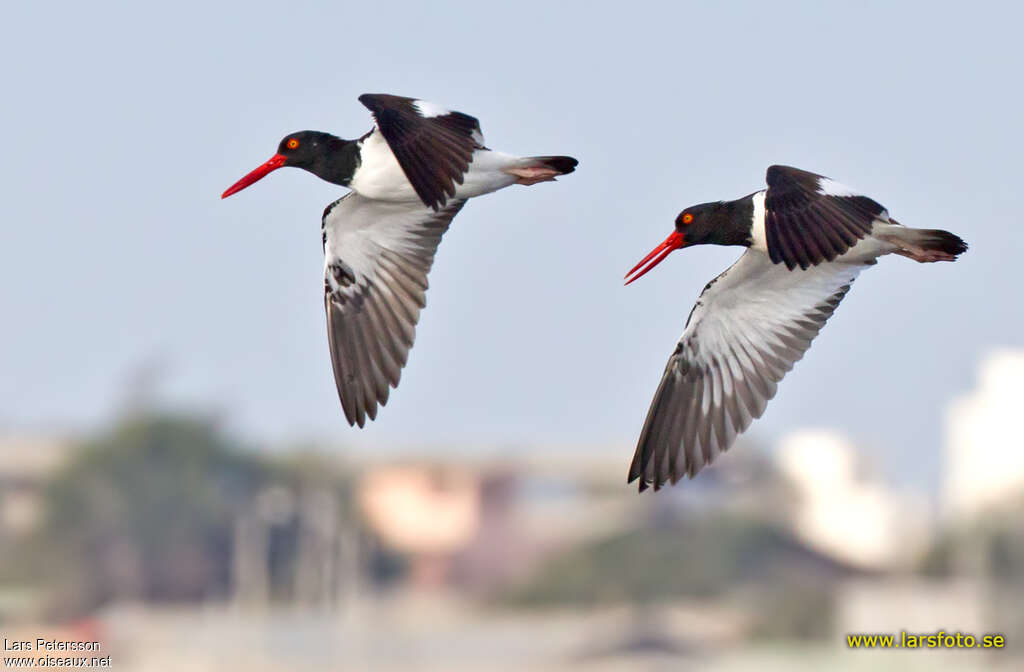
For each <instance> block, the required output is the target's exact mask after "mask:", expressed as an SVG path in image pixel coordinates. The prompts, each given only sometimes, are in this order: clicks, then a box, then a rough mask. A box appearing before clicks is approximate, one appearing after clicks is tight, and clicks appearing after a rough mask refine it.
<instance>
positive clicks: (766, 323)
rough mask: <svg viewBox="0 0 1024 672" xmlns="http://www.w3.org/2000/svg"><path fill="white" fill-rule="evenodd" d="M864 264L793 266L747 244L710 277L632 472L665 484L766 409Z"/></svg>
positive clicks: (697, 465) (643, 482) (698, 464)
mask: <svg viewBox="0 0 1024 672" xmlns="http://www.w3.org/2000/svg"><path fill="white" fill-rule="evenodd" d="M864 267H865V264H847V263H843V262H836V263H834V264H825V265H822V266H815V267H813V268H811V269H809V270H806V271H790V270H788V269H786V268H785V267H783V266H780V265H777V264H773V263H772V262H771V261H770V260H769V259H768V257H767V256H765V254H764V253H763V252H760V251H758V250H748V251H747V252H745V253H744V254H743V256H742V257H740V259H739V261H737V262H736V263H735V264H733V265H732V266H731V267H730V268H729V269H728V270H726V271H725V272H724V273H722V274H721V275H720V276H718V277H717V278H716V279H715V280H712V281H711V282H710V283H708V285H707V287H705V288H704V292H703V293H701V295H700V298H699V299H697V305H696V306H694V308H693V311H692V312H691V313H690V319H689V320H688V321H687V324H686V329H685V330H684V331H683V336H682V338H681V339H680V341H679V344H678V345H677V346H676V349H675V352H673V353H672V356H671V357H669V360H668V365H667V366H666V367H665V373H664V376H663V377H662V379H661V384H660V385H659V386H658V391H657V392H656V393H655V395H654V401H653V402H652V403H651V407H650V410H648V412H647V420H646V421H645V422H644V427H643V430H642V431H641V433H640V440H639V442H638V443H637V447H636V453H635V454H634V456H633V463H632V466H631V467H630V470H629V480H630V482H632V481H633V480H635V479H638V478H639V479H640V490H641V491H643V490H645V489H646V488H647V486H648V485H650V484H654V487H655V489H658V488H660V487H661V486H662V485H664V484H665V483H667V482H669V481H671V482H672V483H676V482H677V481H678V480H679V479H680V478H682V477H683V474H687V475H689V476H690V477H693V476H694V475H695V474H696V473H697V472H698V471H700V469H701V468H702V467H703V466H704V465H706V464H710V463H711V462H712V460H714V459H715V457H717V456H718V454H719V453H722V452H724V451H726V450H728V449H729V447H730V446H731V445H732V443H733V441H734V440H735V439H736V436H737V434H740V433H741V432H743V431H744V430H746V429H747V427H749V426H750V423H751V422H752V421H753V420H754V419H755V418H759V417H761V414H762V413H764V409H765V406H767V404H768V400H769V399H771V398H772V397H774V396H775V388H776V385H777V384H778V382H779V381H780V380H782V377H783V376H784V375H786V372H787V371H789V370H790V369H791V368H792V367H793V364H794V363H795V362H796V361H797V360H799V359H800V358H801V357H803V355H804V353H805V352H806V351H807V348H809V347H810V345H811V340H812V339H813V338H814V337H815V336H816V335H817V334H818V332H819V331H820V330H821V328H822V326H824V324H825V322H826V320H828V318H829V317H830V316H831V315H832V312H833V311H834V310H835V309H836V306H838V305H839V302H840V301H841V300H842V298H843V297H844V296H845V295H846V292H847V290H849V288H850V283H852V282H853V280H854V279H855V278H856V277H857V274H858V273H860V271H861V270H862V269H863V268H864Z"/></svg>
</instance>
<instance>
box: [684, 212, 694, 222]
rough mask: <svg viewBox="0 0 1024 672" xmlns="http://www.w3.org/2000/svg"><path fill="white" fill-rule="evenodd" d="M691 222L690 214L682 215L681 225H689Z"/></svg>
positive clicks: (691, 216)
mask: <svg viewBox="0 0 1024 672" xmlns="http://www.w3.org/2000/svg"><path fill="white" fill-rule="evenodd" d="M692 221H693V215H691V214H690V213H686V214H685V215H683V224H689V223H690V222H692Z"/></svg>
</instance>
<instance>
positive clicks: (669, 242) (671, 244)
mask: <svg viewBox="0 0 1024 672" xmlns="http://www.w3.org/2000/svg"><path fill="white" fill-rule="evenodd" d="M685 246H686V241H685V240H684V239H683V234H681V233H679V232H678V231H673V232H672V235H671V236H669V237H668V238H666V239H665V242H663V243H662V244H661V245H658V246H657V247H656V248H654V249H653V250H651V253H650V254H648V255H647V256H646V257H644V258H643V259H641V260H640V263H639V264H637V265H636V266H634V267H633V268H631V269H630V271H629V273H626V284H627V285H628V284H629V283H631V282H633V281H634V280H637V279H638V278H640V277H641V276H642V275H644V274H645V273H647V271H649V270H651V269H652V268H654V267H655V266H657V265H658V264H660V263H661V262H662V261H663V260H664V259H665V257H667V256H668V255H669V254H670V253H671V252H672V250H678V249H679V248H680V247H685ZM648 261H649V262H651V263H649V264H647V262H648ZM644 264H647V266H645V267H644V269H643V270H642V271H640V272H639V273H636V272H637V270H638V269H639V268H640V267H641V266H643V265H644ZM634 273H636V275H633V274H634ZM631 275H633V277H632V278H631V277H629V276H631Z"/></svg>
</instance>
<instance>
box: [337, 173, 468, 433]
mask: <svg viewBox="0 0 1024 672" xmlns="http://www.w3.org/2000/svg"><path fill="white" fill-rule="evenodd" d="M464 203H465V201H464V200H458V201H452V202H451V203H450V204H448V206H447V207H445V208H443V209H442V210H440V211H439V212H434V211H432V210H429V209H427V208H425V207H423V206H421V205H420V204H419V203H415V202H413V203H411V204H410V203H389V202H385V201H376V200H372V199H368V198H365V197H363V196H360V195H359V194H356V193H350V194H348V195H346V196H345V197H344V198H341V199H340V200H338V201H335V202H334V203H332V204H331V205H330V206H328V207H327V209H326V210H325V211H324V217H323V241H324V307H325V308H326V310H327V340H328V343H329V345H330V349H331V363H332V364H333V366H334V382H335V383H336V384H337V387H338V396H339V397H340V398H341V407H342V409H343V410H344V411H345V418H346V419H347V420H348V422H349V424H350V425H355V424H358V425H359V426H360V427H362V426H363V425H364V424H365V423H366V416H370V419H371V420H373V419H374V418H376V417H377V404H378V403H379V404H380V405H381V406H383V405H384V404H386V403H387V400H388V393H389V391H390V390H389V385H390V386H391V387H397V386H398V380H399V378H400V377H401V373H402V367H404V366H405V361H406V358H407V357H408V356H409V349H410V348H412V344H413V339H414V337H415V335H416V323H417V321H419V316H420V310H421V309H422V308H423V307H424V306H425V305H426V291H427V273H428V272H429V271H430V267H431V265H432V264H433V263H434V253H435V252H436V251H437V246H438V245H439V244H440V242H441V236H442V235H443V234H444V232H445V231H447V230H448V225H449V224H451V221H452V218H453V217H455V215H456V214H457V213H458V212H459V210H461V209H462V206H463V204H464Z"/></svg>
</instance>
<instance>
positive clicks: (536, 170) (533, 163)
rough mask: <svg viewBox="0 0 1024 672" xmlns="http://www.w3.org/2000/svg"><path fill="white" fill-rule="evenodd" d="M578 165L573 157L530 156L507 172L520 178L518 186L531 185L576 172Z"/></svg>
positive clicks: (517, 182) (517, 181)
mask: <svg viewBox="0 0 1024 672" xmlns="http://www.w3.org/2000/svg"><path fill="white" fill-rule="evenodd" d="M578 163H579V161H577V160H576V159H574V158H572V157H571V156H529V157H526V158H525V159H521V160H520V161H519V164H518V165H516V166H514V167H512V168H508V169H506V171H507V172H508V173H510V174H512V175H515V176H516V177H517V178H519V179H517V180H516V184H526V185H530V184H537V183H538V182H548V181H550V180H554V179H555V178H556V177H557V176H559V175H566V174H568V173H571V172H572V171H574V170H576V165H577V164H578Z"/></svg>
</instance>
